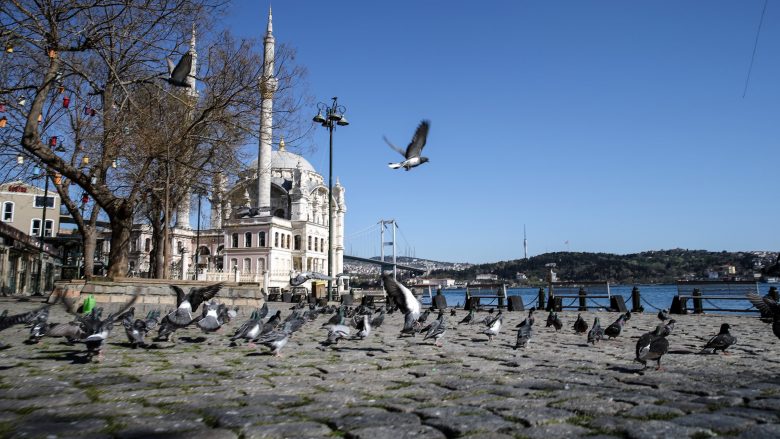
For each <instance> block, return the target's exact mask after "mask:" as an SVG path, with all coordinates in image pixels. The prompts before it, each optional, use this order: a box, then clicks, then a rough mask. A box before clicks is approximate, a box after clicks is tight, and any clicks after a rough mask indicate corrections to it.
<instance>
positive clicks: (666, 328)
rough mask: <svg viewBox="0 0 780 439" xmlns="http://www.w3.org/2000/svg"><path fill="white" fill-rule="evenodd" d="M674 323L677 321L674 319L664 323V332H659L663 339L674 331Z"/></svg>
mask: <svg viewBox="0 0 780 439" xmlns="http://www.w3.org/2000/svg"><path fill="white" fill-rule="evenodd" d="M675 323H677V320H675V319H670V320H669V321H668V322H666V324H664V325H663V327H664V330H663V332H661V335H662V336H663V337H666V336H668V335H669V334H671V333H672V331H673V330H674V324H675Z"/></svg>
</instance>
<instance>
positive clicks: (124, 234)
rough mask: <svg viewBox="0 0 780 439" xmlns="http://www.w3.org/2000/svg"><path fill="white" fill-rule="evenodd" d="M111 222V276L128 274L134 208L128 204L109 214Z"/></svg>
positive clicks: (109, 271) (109, 270)
mask: <svg viewBox="0 0 780 439" xmlns="http://www.w3.org/2000/svg"><path fill="white" fill-rule="evenodd" d="M109 220H110V222H111V250H110V251H109V253H108V273H107V276H108V277H110V278H122V277H126V276H127V270H128V266H129V258H128V254H129V251H130V232H131V230H132V228H133V210H132V208H131V207H129V206H128V205H127V204H124V205H123V206H122V207H120V208H119V209H117V211H116V212H113V215H112V214H109Z"/></svg>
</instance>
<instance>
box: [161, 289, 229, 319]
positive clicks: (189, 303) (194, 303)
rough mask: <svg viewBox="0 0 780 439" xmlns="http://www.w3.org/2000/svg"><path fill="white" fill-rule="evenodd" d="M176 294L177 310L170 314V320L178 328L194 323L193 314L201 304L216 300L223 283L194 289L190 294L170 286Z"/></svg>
mask: <svg viewBox="0 0 780 439" xmlns="http://www.w3.org/2000/svg"><path fill="white" fill-rule="evenodd" d="M170 287H171V288H172V289H173V290H174V291H175V292H176V307H177V308H176V310H175V311H173V312H171V313H170V314H168V315H167V316H166V317H167V318H168V320H169V321H170V322H171V323H172V324H173V325H176V326H179V327H184V326H187V325H189V324H190V323H192V321H193V317H192V313H194V312H196V311H197V310H198V307H199V306H200V304H201V303H203V302H206V301H208V300H211V299H213V298H214V296H216V295H217V293H219V290H221V289H222V283H218V284H213V285H209V286H207V287H193V288H191V289H190V292H189V293H187V294H184V291H183V290H182V289H181V288H179V287H178V286H176V285H171V286H170Z"/></svg>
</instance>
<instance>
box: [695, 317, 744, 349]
mask: <svg viewBox="0 0 780 439" xmlns="http://www.w3.org/2000/svg"><path fill="white" fill-rule="evenodd" d="M729 329H731V325H729V324H728V323H724V324H722V325H720V332H719V333H718V335H716V336H715V337H712V338H711V339H710V341H708V342H707V344H706V345H705V346H704V349H702V350H701V352H699V353H700V354H705V353H707V354H714V353H716V352H717V351H721V352H723V353H724V354H727V355H728V353H727V352H726V349H728V348H729V347H730V346H731V345H733V344H735V343H736V342H737V338H736V337H734V336H733V335H731V333H730V332H729Z"/></svg>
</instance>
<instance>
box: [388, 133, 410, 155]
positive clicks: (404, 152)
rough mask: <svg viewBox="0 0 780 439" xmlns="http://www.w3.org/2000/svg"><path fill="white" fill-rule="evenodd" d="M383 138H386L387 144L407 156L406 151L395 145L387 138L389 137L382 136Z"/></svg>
mask: <svg viewBox="0 0 780 439" xmlns="http://www.w3.org/2000/svg"><path fill="white" fill-rule="evenodd" d="M382 138H383V139H385V143H387V145H388V146H390V148H392V149H393V150H395V151H398V154H401V155H402V156H404V157H406V151H404V150H403V149H401V148H399V147H397V146H395V145H393V144H392V143H391V142H390V141H389V140H387V137H385V136H382Z"/></svg>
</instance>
